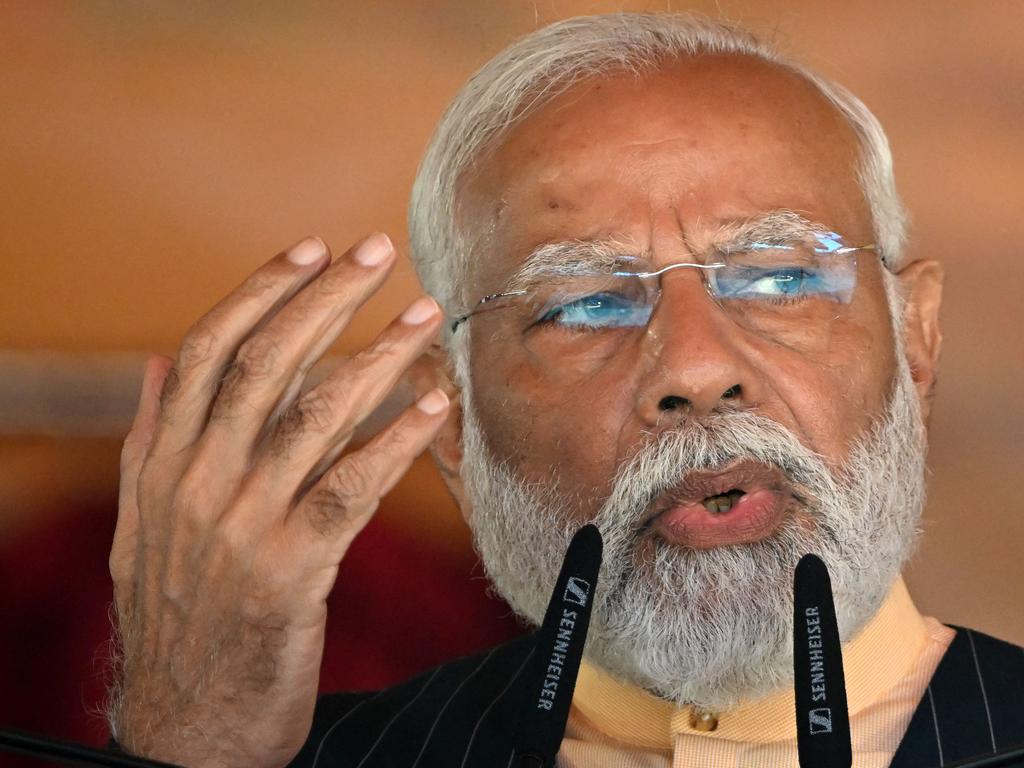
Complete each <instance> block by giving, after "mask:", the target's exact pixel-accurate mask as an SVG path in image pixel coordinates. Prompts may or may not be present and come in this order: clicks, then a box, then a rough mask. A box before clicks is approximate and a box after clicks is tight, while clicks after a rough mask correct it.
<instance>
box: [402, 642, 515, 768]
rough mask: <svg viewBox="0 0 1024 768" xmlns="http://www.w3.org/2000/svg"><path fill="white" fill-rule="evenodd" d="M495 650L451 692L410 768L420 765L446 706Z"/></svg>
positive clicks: (492, 649) (489, 658)
mask: <svg viewBox="0 0 1024 768" xmlns="http://www.w3.org/2000/svg"><path fill="white" fill-rule="evenodd" d="M496 650H498V649H497V648H491V650H490V651H488V652H487V655H486V656H484V658H483V661H481V662H480V663H479V664H477V665H476V669H474V670H473V671H472V672H470V673H469V674H468V675H466V677H465V678H463V680H462V682H461V683H459V687H458V688H456V689H455V690H454V691H452V695H451V696H449V697H448V700H447V701H446V702H445V703H444V706H443V707H441V710H440V711H439V712H438V713H437V717H435V718H434V723H433V725H431V726H430V730H429V731H428V732H427V737H426V738H425V739H424V740H423V746H422V747H420V751H419V754H418V755H416V759H415V760H414V761H413V764H412V768H416V766H417V765H419V764H420V759H421V758H422V757H423V753H424V752H426V751H427V745H428V744H430V739H431V737H433V735H434V733H435V732H436V731H437V724H438V723H440V722H441V716H442V715H444V713H445V712H446V711H447V709H448V706H449V705H450V704H451V703H452V700H453V699H454V698H455V697H456V696H458V694H459V691H461V690H462V689H463V688H465V687H466V683H468V682H469V681H470V680H471V679H472V678H473V676H474V675H476V673H477V672H479V671H480V670H481V669H483V667H484V665H485V664H486V663H487V662H488V661H490V660H491V657H492V656H493V655H494V652H495V651H496Z"/></svg>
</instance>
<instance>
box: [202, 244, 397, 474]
mask: <svg viewBox="0 0 1024 768" xmlns="http://www.w3.org/2000/svg"><path fill="white" fill-rule="evenodd" d="M394 256H395V254H394V249H393V247H392V246H391V242H390V241H389V240H388V239H387V237H386V236H385V235H383V234H376V235H371V236H370V237H368V238H367V239H366V240H364V241H363V242H362V243H360V244H359V245H357V246H356V247H355V248H353V249H352V250H350V251H349V252H348V253H346V254H345V256H344V257H342V258H340V259H338V260H337V261H336V262H335V263H334V264H332V265H331V266H330V267H328V268H327V269H326V270H324V272H323V274H322V275H320V276H319V277H318V278H317V279H316V280H314V281H313V282H311V283H310V284H309V285H308V286H307V287H306V288H305V289H303V290H302V291H301V292H300V293H299V294H298V295H297V296H295V298H294V299H292V300H291V301H290V302H288V304H287V305H286V306H285V307H283V308H282V309H281V310H280V312H278V313H277V314H276V315H275V316H274V317H272V318H271V319H270V320H269V321H268V322H267V324H266V326H265V327H264V328H263V329H262V330H260V331H258V332H256V333H254V334H252V335H251V336H250V337H249V338H248V339H246V341H245V342H244V343H243V344H242V345H241V347H239V349H238V352H237V354H236V355H235V359H234V360H233V361H232V362H231V364H230V366H229V367H228V369H227V374H226V375H225V377H224V380H223V382H222V383H221V386H220V391H219V392H218V394H217V396H216V400H215V401H214V403H213V406H212V409H211V412H210V419H209V423H208V425H207V428H206V430H205V432H204V433H203V435H202V437H201V438H200V441H199V444H198V445H197V446H196V456H197V462H198V461H199V460H201V459H200V457H203V456H206V457H209V460H210V461H211V462H215V463H219V465H220V466H221V467H222V468H223V469H224V470H225V471H228V472H231V471H232V469H233V470H234V471H235V472H239V471H242V470H244V469H246V468H247V467H248V463H249V460H250V457H251V455H252V453H253V449H254V446H255V445H256V444H257V442H258V441H257V438H258V437H259V435H260V432H261V431H262V430H263V427H264V424H265V422H266V421H267V419H268V418H269V416H270V414H271V412H272V411H273V410H274V408H275V405H276V404H277V403H278V402H279V401H280V400H281V398H282V397H283V396H284V395H285V393H286V392H287V391H288V390H290V389H293V388H294V384H293V382H296V381H298V382H300V383H301V381H302V379H304V378H305V375H306V373H307V372H308V371H309V369H310V368H311V367H312V366H313V364H314V363H315V362H316V361H317V359H318V358H319V357H320V356H321V355H322V354H323V352H324V351H325V350H326V349H327V347H329V346H330V345H331V343H332V342H333V341H334V340H335V339H336V338H337V337H338V336H339V335H340V333H341V332H342V330H344V328H345V326H346V325H348V322H349V320H350V319H351V318H352V316H353V314H355V312H356V310H357V309H358V308H359V307H360V306H362V304H363V303H365V302H366V300H367V299H368V298H370V296H372V295H373V293H374V292H375V291H376V290H377V289H378V288H379V287H380V286H381V284H382V283H383V282H384V280H385V279H386V277H387V273H388V268H389V267H390V266H391V264H393V263H394ZM225 457H230V458H232V459H234V460H236V461H239V460H240V461H242V462H243V463H242V465H241V466H237V467H234V468H231V467H225V466H224V460H225Z"/></svg>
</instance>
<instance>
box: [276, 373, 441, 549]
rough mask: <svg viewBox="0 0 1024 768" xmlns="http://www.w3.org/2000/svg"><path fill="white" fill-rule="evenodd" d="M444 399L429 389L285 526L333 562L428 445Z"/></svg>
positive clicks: (332, 474)
mask: <svg viewBox="0 0 1024 768" xmlns="http://www.w3.org/2000/svg"><path fill="white" fill-rule="evenodd" d="M448 406H449V403H448V397H447V396H446V395H445V394H444V392H443V391H442V390H440V389H435V390H432V391H431V392H428V393H427V394H426V395H424V396H423V397H421V398H420V399H419V400H418V401H417V402H416V403H415V404H414V405H412V406H410V407H409V408H407V409H406V410H405V412H404V413H402V415H400V416H399V417H398V418H397V419H396V420H395V421H394V422H393V423H392V424H391V425H389V426H388V427H387V429H385V430H384V431H382V432H380V433H379V434H378V435H377V436H376V437H374V438H373V440H371V441H370V442H369V443H367V444H366V445H365V446H363V447H362V448H361V449H360V450H358V451H354V452H352V453H350V454H348V455H347V456H345V457H343V458H342V459H340V460H339V461H338V462H337V463H336V464H335V465H334V466H333V467H332V468H331V469H330V470H328V471H327V472H326V473H325V474H324V476H323V477H322V478H320V480H319V481H318V482H317V483H316V484H315V485H314V486H313V487H312V488H311V489H310V490H309V491H308V492H307V493H306V494H305V496H303V498H302V499H301V500H300V501H299V503H298V504H297V505H296V506H295V508H294V509H293V510H292V511H291V512H290V513H289V515H288V518H287V520H286V525H287V526H288V527H289V528H291V529H292V531H293V532H294V533H295V534H296V535H297V536H298V537H299V540H300V541H301V540H305V541H311V542H312V546H314V547H316V548H321V549H323V548H326V550H327V551H328V552H329V553H330V555H331V558H332V560H334V561H335V562H336V561H337V560H338V559H340V558H341V557H342V556H343V555H344V554H345V552H346V551H347V549H348V546H349V544H351V542H352V539H353V538H355V536H356V535H357V534H358V533H359V532H360V531H361V530H362V529H363V527H364V526H365V525H366V523H367V522H368V521H369V519H370V517H372V515H373V513H374V511H375V510H376V509H377V505H378V503H379V502H380V498H381V497H382V496H383V495H385V494H386V493H387V492H388V491H390V490H391V489H392V488H393V487H394V486H395V483H397V482H398V480H399V479H400V478H401V477H402V475H404V474H405V473H406V472H407V471H408V469H409V466H410V465H411V464H412V462H413V460H415V458H416V457H417V456H419V455H420V454H421V453H422V452H423V450H424V449H425V448H426V447H427V446H428V445H430V442H431V440H433V439H434V437H435V435H436V434H437V432H438V430H439V429H440V428H441V425H442V424H443V423H444V420H445V416H446V415H447V413H448Z"/></svg>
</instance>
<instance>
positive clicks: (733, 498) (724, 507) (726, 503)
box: [701, 491, 743, 515]
mask: <svg viewBox="0 0 1024 768" xmlns="http://www.w3.org/2000/svg"><path fill="white" fill-rule="evenodd" d="M741 496H743V491H729V492H728V493H720V494H719V495H717V496H708V497H707V498H706V499H704V501H703V502H701V503H702V504H703V505H704V509H706V510H707V511H708V512H710V513H711V514H713V515H720V514H722V513H723V512H728V511H729V510H730V509H732V508H733V505H734V504H736V502H738V501H739V500H740V497H741Z"/></svg>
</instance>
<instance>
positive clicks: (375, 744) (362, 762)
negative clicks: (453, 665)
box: [314, 666, 444, 768]
mask: <svg viewBox="0 0 1024 768" xmlns="http://www.w3.org/2000/svg"><path fill="white" fill-rule="evenodd" d="M442 669H444V666H440V667H438V668H437V669H435V670H434V674H432V675H431V676H430V677H429V678H427V682H425V683H424V684H423V687H422V688H420V690H419V692H418V693H417V694H416V695H415V696H413V697H412V698H411V699H409V701H407V702H406V703H405V706H403V707H402V708H401V709H400V710H398V712H396V713H395V714H394V716H393V717H392V718H391V719H390V720H389V721H388V724H387V725H385V726H384V729H383V730H382V731H381V732H380V735H379V736H378V737H377V740H376V741H375V742H373V746H372V747H370V751H369V752H367V753H366V754H365V755H363V759H362V760H360V761H359V765H357V766H356V768H363V766H364V765H366V761H367V760H369V759H370V755H372V754H373V753H374V751H375V750H376V749H377V747H379V746H380V744H381V742H382V741H384V737H385V736H387V734H388V731H390V730H391V726H392V725H394V724H395V721H396V720H398V718H399V717H401V716H402V713H403V712H405V710H407V709H408V708H409V707H411V706H412V705H413V704H415V703H416V701H417V700H418V699H419V698H420V696H422V695H423V693H424V691H426V690H427V688H429V687H430V684H431V683H432V682H434V680H436V679H437V676H438V675H439V674H440V673H441V670H442ZM314 768H315V766H314Z"/></svg>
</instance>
